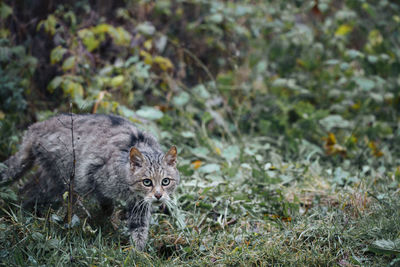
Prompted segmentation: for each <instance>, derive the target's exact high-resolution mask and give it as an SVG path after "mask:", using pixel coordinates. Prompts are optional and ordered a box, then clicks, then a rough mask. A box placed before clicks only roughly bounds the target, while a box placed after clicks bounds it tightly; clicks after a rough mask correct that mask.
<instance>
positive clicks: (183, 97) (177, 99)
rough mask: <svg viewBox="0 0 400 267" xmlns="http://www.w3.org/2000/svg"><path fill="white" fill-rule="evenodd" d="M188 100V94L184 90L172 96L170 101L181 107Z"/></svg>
mask: <svg viewBox="0 0 400 267" xmlns="http://www.w3.org/2000/svg"><path fill="white" fill-rule="evenodd" d="M189 100H190V95H189V94H188V93H186V92H181V93H180V94H179V95H177V96H174V98H172V103H174V105H175V106H178V107H182V106H184V105H186V104H187V103H188V102H189Z"/></svg>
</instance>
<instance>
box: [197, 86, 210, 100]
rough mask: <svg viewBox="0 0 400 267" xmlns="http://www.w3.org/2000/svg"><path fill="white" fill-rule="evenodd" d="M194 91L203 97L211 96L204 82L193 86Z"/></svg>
mask: <svg viewBox="0 0 400 267" xmlns="http://www.w3.org/2000/svg"><path fill="white" fill-rule="evenodd" d="M193 93H194V94H196V95H198V96H199V97H201V98H203V99H208V98H210V96H211V95H210V93H209V92H208V91H207V89H206V87H205V86H204V85H203V84H199V85H196V86H195V87H193Z"/></svg>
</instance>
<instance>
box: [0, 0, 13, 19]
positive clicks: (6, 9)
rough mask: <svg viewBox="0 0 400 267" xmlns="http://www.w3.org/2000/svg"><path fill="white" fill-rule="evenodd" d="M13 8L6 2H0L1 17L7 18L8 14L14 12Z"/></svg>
mask: <svg viewBox="0 0 400 267" xmlns="http://www.w3.org/2000/svg"><path fill="white" fill-rule="evenodd" d="M12 11H13V10H12V8H11V7H10V6H9V5H6V4H5V3H3V2H1V3H0V18H1V19H7V18H8V16H10V15H11V14H12Z"/></svg>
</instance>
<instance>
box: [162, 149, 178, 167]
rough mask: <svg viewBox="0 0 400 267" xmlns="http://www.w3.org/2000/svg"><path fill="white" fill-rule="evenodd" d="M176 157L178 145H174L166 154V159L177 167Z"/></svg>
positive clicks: (169, 163)
mask: <svg viewBox="0 0 400 267" xmlns="http://www.w3.org/2000/svg"><path fill="white" fill-rule="evenodd" d="M176 157H177V151H176V146H172V147H171V148H170V149H169V150H168V152H167V153H166V154H165V156H164V161H165V162H166V163H167V164H168V165H170V166H172V167H175V166H176Z"/></svg>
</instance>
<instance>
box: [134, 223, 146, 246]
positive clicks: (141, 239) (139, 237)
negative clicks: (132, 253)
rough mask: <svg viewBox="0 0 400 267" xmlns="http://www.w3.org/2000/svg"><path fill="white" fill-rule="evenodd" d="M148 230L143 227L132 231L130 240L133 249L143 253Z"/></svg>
mask: <svg viewBox="0 0 400 267" xmlns="http://www.w3.org/2000/svg"><path fill="white" fill-rule="evenodd" d="M147 235H148V229H147V228H144V227H140V228H137V229H135V230H133V231H132V233H131V239H132V243H133V245H134V246H135V248H136V249H137V250H139V251H143V250H144V248H145V246H146V242H147Z"/></svg>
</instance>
